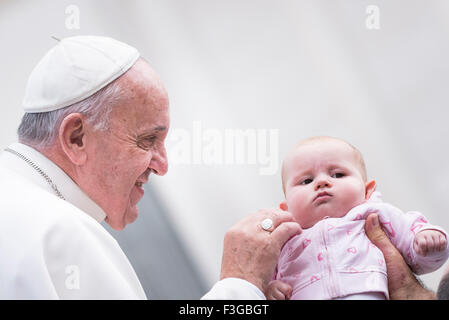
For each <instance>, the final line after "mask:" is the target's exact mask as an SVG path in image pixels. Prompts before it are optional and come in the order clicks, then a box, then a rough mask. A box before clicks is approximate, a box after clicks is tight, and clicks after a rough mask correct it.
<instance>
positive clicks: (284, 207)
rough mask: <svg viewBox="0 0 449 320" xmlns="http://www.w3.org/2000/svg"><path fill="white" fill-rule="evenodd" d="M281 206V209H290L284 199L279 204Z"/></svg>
mask: <svg viewBox="0 0 449 320" xmlns="http://www.w3.org/2000/svg"><path fill="white" fill-rule="evenodd" d="M279 208H281V210H284V211H288V206H287V202H285V201H282V202H281V203H280V204H279Z"/></svg>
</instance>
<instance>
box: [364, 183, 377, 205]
mask: <svg viewBox="0 0 449 320" xmlns="http://www.w3.org/2000/svg"><path fill="white" fill-rule="evenodd" d="M374 191H376V181H375V180H371V181H369V182H367V183H366V184H365V200H368V199H369V198H370V197H371V195H372V194H373V192H374Z"/></svg>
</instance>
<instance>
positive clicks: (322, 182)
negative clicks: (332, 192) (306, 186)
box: [315, 175, 332, 190]
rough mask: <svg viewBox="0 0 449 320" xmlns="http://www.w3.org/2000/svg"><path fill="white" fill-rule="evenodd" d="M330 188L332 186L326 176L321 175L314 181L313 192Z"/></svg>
mask: <svg viewBox="0 0 449 320" xmlns="http://www.w3.org/2000/svg"><path fill="white" fill-rule="evenodd" d="M330 187H332V184H331V182H330V180H329V179H328V178H327V177H326V176H324V175H321V176H319V177H318V178H317V179H316V183H315V190H318V189H322V188H330Z"/></svg>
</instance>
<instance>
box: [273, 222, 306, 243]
mask: <svg viewBox="0 0 449 320" xmlns="http://www.w3.org/2000/svg"><path fill="white" fill-rule="evenodd" d="M301 232H302V229H301V226H300V225H299V223H297V222H293V221H290V222H283V223H281V224H280V225H279V226H278V227H277V228H276V229H274V231H273V232H272V233H271V236H272V238H273V239H274V240H275V242H276V243H277V246H278V250H281V249H282V247H283V246H284V244H285V243H286V242H287V241H288V240H289V239H290V238H292V237H294V236H295V235H298V234H300V233H301Z"/></svg>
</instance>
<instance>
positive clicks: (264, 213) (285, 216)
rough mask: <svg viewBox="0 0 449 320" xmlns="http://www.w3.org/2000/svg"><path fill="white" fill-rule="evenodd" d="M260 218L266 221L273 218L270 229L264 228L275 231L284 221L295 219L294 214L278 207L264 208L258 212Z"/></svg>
mask: <svg viewBox="0 0 449 320" xmlns="http://www.w3.org/2000/svg"><path fill="white" fill-rule="evenodd" d="M258 218H259V219H261V220H260V221H261V222H262V221H264V220H265V219H271V221H272V226H271V227H270V228H268V229H263V230H265V231H270V232H271V231H273V230H274V229H276V228H277V227H278V226H279V225H280V224H282V223H284V222H290V221H295V219H294V218H293V216H292V214H291V213H290V212H287V211H283V210H281V209H278V208H271V209H263V210H260V211H259V212H258Z"/></svg>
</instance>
